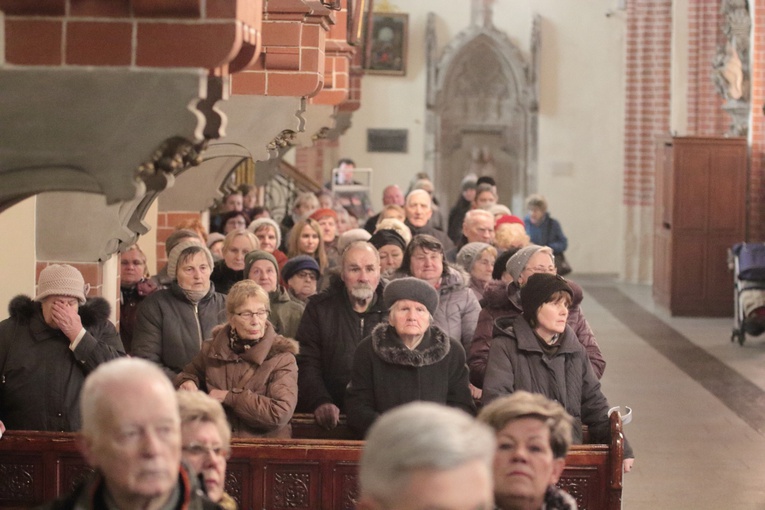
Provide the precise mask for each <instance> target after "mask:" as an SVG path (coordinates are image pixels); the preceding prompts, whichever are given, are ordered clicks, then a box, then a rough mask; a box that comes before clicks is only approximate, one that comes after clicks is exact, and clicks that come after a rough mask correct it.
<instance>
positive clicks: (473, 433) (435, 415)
mask: <svg viewBox="0 0 765 510" xmlns="http://www.w3.org/2000/svg"><path fill="white" fill-rule="evenodd" d="M494 445H495V439H494V434H493V433H492V431H491V429H489V428H488V427H487V426H486V425H484V424H482V423H479V422H478V421H476V420H473V419H472V418H471V417H470V416H468V415H467V414H465V413H463V412H462V411H458V410H456V409H451V408H447V407H443V406H441V405H438V404H434V403H430V402H413V403H410V404H406V405H403V406H401V407H398V408H396V409H393V410H391V411H389V412H387V413H385V414H384V415H383V416H382V417H381V418H380V419H379V420H378V421H377V422H376V423H375V424H374V425H373V426H372V428H371V429H370V431H369V435H367V440H366V444H365V445H364V452H363V453H362V456H361V466H360V468H359V485H360V487H359V492H360V494H359V498H358V503H357V505H356V508H357V509H359V510H383V509H385V510H427V509H436V508H438V509H441V510H490V509H492V508H493V507H494V496H493V475H492V471H493V469H492V464H493V459H494Z"/></svg>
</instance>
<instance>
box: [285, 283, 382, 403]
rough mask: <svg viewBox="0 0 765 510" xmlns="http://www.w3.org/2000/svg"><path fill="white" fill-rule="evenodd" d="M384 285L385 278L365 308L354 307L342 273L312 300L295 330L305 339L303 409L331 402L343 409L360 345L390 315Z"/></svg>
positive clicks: (301, 371)
mask: <svg viewBox="0 0 765 510" xmlns="http://www.w3.org/2000/svg"><path fill="white" fill-rule="evenodd" d="M383 286H384V284H383V282H382V281H381V282H380V283H379V284H378V285H377V290H376V291H375V292H376V295H377V296H376V301H375V303H374V304H373V305H372V306H371V307H370V308H369V309H368V310H367V311H366V312H364V313H356V312H355V311H354V310H353V307H352V306H351V302H350V299H349V298H348V291H347V290H346V288H345V284H344V283H343V281H342V280H340V279H339V278H338V279H336V280H334V281H333V282H332V284H331V286H330V287H329V288H328V289H326V290H324V291H322V292H321V293H319V294H317V295H315V296H312V297H311V298H310V299H309V300H308V304H307V305H306V307H305V312H303V318H302V319H301V320H300V326H299V327H298V332H297V335H295V339H296V340H297V341H298V342H299V343H300V354H298V357H297V360H298V389H299V392H298V411H300V412H308V413H312V412H314V411H315V410H316V408H317V407H319V406H320V405H322V404H328V403H333V404H335V405H336V406H337V407H339V408H340V411H344V401H345V387H346V386H347V385H348V381H350V379H351V365H352V363H353V353H354V352H355V351H356V346H357V345H358V344H359V343H360V342H361V340H362V339H364V338H366V337H368V336H369V335H370V334H371V333H372V330H373V329H374V327H375V326H377V325H378V324H380V323H381V322H383V321H386V320H387V318H388V311H387V310H386V309H385V308H384V307H383V299H382V291H383Z"/></svg>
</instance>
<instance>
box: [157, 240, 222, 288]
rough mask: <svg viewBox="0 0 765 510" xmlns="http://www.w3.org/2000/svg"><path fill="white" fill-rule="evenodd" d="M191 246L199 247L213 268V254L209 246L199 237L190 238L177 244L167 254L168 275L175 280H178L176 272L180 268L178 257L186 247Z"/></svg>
mask: <svg viewBox="0 0 765 510" xmlns="http://www.w3.org/2000/svg"><path fill="white" fill-rule="evenodd" d="M191 247H196V248H199V250H200V251H201V252H202V253H204V254H205V256H206V257H207V262H208V263H209V264H210V270H212V267H213V256H212V253H210V250H208V249H207V246H204V245H202V244H200V241H199V240H198V239H188V240H186V241H181V242H180V243H178V244H176V245H175V247H174V248H173V250H172V251H171V252H170V255H168V256H167V276H169V277H170V278H172V279H173V280H177V278H176V274H175V272H176V271H177V269H178V259H179V258H180V257H181V253H183V251H184V250H185V249H187V248H191Z"/></svg>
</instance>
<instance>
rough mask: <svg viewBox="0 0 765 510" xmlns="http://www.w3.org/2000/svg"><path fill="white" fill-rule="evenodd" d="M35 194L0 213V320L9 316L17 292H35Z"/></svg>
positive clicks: (31, 293)
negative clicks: (9, 309)
mask: <svg viewBox="0 0 765 510" xmlns="http://www.w3.org/2000/svg"><path fill="white" fill-rule="evenodd" d="M35 211H36V199H35V197H32V198H28V199H26V200H24V201H22V202H19V203H18V204H16V205H14V206H13V207H11V208H9V209H7V210H5V211H3V213H2V214H0V237H2V238H3V239H4V240H5V243H4V247H3V249H2V250H0V268H2V270H0V274H1V275H2V278H1V279H0V280H1V281H2V285H0V320H2V319H7V318H8V303H9V302H10V301H11V299H13V297H14V296H17V295H18V294H26V295H27V296H30V297H34V295H35V267H36V265H37V263H36V256H35V225H36V223H35Z"/></svg>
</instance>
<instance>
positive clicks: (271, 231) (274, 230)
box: [247, 218, 287, 269]
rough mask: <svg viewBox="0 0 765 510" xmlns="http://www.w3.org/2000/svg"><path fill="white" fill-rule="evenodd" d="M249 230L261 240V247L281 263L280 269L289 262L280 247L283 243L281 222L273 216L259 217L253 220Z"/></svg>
mask: <svg viewBox="0 0 765 510" xmlns="http://www.w3.org/2000/svg"><path fill="white" fill-rule="evenodd" d="M247 230H249V231H250V232H252V233H253V234H255V237H257V238H258V241H260V249H261V250H263V251H265V252H268V253H270V254H271V255H273V256H274V258H275V259H276V263H277V264H279V269H281V268H282V267H284V264H285V263H286V262H287V255H286V254H285V253H284V252H283V251H281V250H280V249H279V246H281V244H282V231H281V229H280V228H279V224H278V223H276V221H274V220H272V219H271V218H258V219H256V220H253V221H252V223H250V225H249V226H248V227H247Z"/></svg>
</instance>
